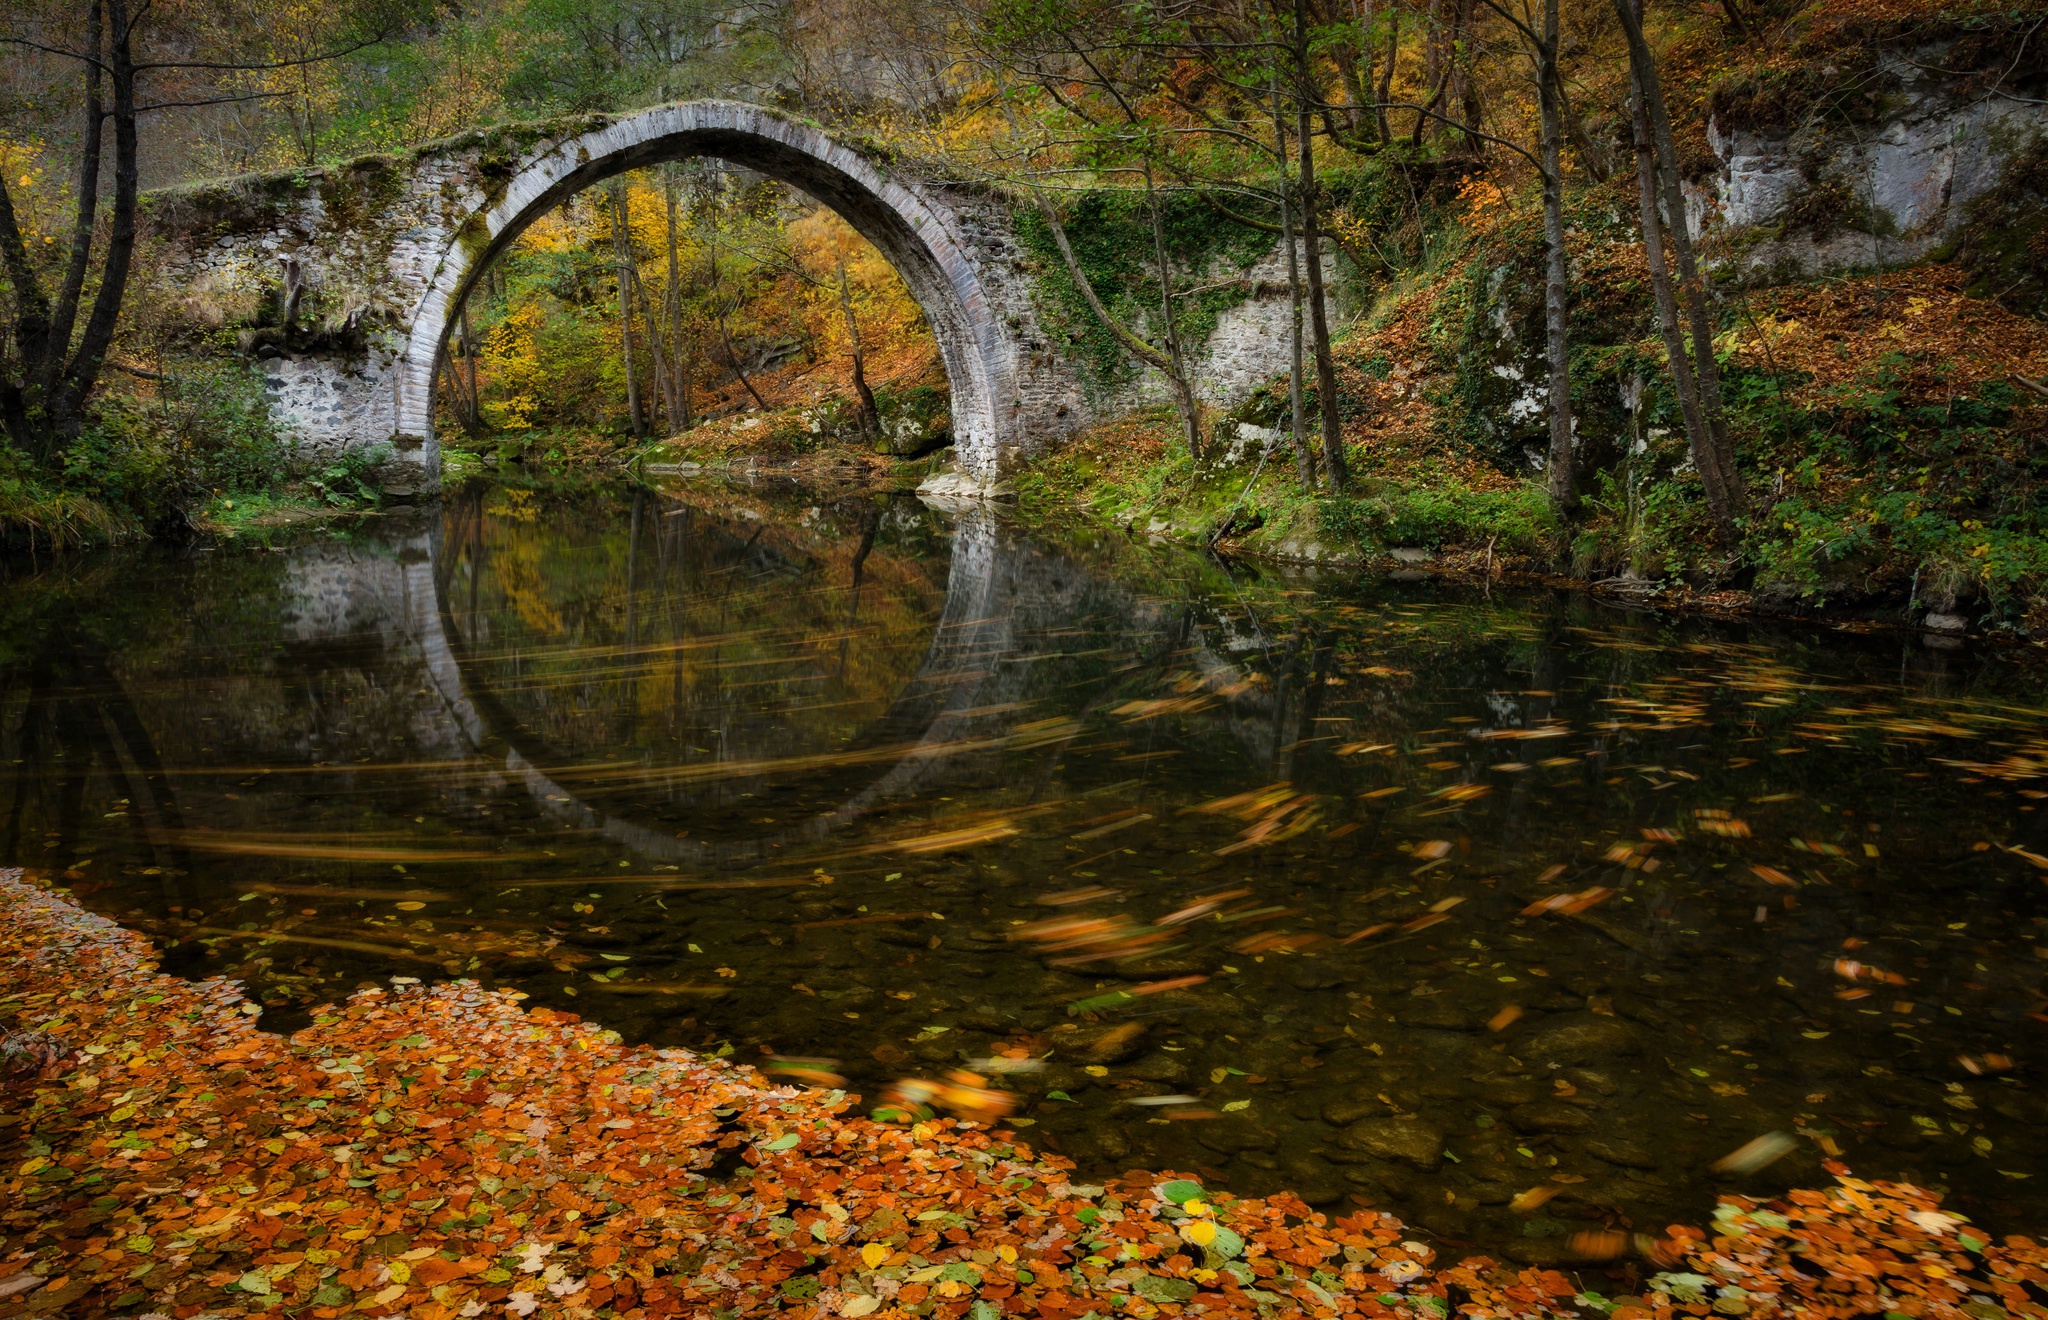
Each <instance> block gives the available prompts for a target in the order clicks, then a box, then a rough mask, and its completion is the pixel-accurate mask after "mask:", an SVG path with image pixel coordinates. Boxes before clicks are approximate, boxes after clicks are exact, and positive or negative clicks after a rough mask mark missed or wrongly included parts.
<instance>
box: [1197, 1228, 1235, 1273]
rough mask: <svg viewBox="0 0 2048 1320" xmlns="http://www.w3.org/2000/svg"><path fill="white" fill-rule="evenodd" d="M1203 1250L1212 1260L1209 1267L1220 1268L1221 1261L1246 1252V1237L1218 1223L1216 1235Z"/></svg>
mask: <svg viewBox="0 0 2048 1320" xmlns="http://www.w3.org/2000/svg"><path fill="white" fill-rule="evenodd" d="M1202 1250H1203V1251H1204V1252H1205V1253H1207V1255H1208V1257H1209V1260H1210V1262H1211V1264H1210V1266H1209V1268H1210V1269H1220V1268H1221V1264H1220V1262H1222V1261H1226V1260H1230V1259H1231V1258H1233V1257H1235V1256H1242V1255H1243V1254H1244V1239H1243V1238H1241V1237H1239V1236H1238V1235H1237V1234H1235V1233H1233V1232H1231V1231H1230V1230H1229V1229H1227V1228H1225V1227H1223V1226H1222V1225H1221V1224H1218V1225H1217V1226H1216V1236H1215V1237H1213V1238H1211V1239H1210V1240H1209V1245H1208V1246H1206V1247H1204V1248H1202Z"/></svg>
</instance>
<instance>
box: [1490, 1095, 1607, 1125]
mask: <svg viewBox="0 0 2048 1320" xmlns="http://www.w3.org/2000/svg"><path fill="white" fill-rule="evenodd" d="M1508 1122H1510V1123H1512V1124H1514V1125H1515V1129H1516V1131H1519V1132H1591V1131H1592V1130H1593V1127H1594V1124H1595V1118H1594V1116H1593V1115H1592V1114H1591V1113H1588V1112H1587V1111H1586V1110H1584V1109H1582V1108H1580V1107H1579V1106H1577V1105H1574V1104H1569V1103H1567V1102H1565V1101H1563V1100H1538V1101H1536V1102H1535V1103H1533V1104H1526V1105H1516V1106H1515V1107H1514V1108H1513V1109H1510V1110H1509V1111H1508Z"/></svg>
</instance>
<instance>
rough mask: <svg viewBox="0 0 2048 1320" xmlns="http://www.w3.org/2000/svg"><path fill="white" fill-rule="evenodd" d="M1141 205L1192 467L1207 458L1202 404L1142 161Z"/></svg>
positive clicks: (1148, 168) (1148, 167)
mask: <svg viewBox="0 0 2048 1320" xmlns="http://www.w3.org/2000/svg"><path fill="white" fill-rule="evenodd" d="M1145 209H1146V211H1147V212H1148V213H1149V214H1150V216H1151V218H1152V260H1153V262H1154V263H1155V264H1156V265H1157V266H1158V267H1159V311H1160V316H1161V319H1162V320H1163V321H1164V322H1165V327H1164V328H1165V331H1166V356H1167V360H1168V366H1167V371H1166V380H1167V384H1168V385H1169V386H1171V387H1172V389H1173V406H1174V407H1175V408H1176V409H1178V410H1179V412H1180V423H1181V428H1182V429H1183V430H1184V431H1186V432H1187V440H1188V458H1189V459H1190V460H1191V461H1192V462H1193V463H1194V465H1195V466H1196V467H1200V466H1201V465H1202V464H1203V463H1204V462H1206V461H1207V460H1208V452H1207V446H1205V445H1204V444H1203V443H1202V405H1201V402H1200V401H1199V400H1197V399H1196V398H1195V391H1194V387H1193V386H1191V385H1190V384H1188V371H1187V360H1186V357H1185V356H1184V355H1183V354H1182V353H1181V349H1180V330H1179V328H1178V327H1176V326H1175V325H1174V322H1173V267H1172V266H1171V265H1170V264H1169V263H1168V262H1167V259H1166V226H1165V224H1164V222H1162V221H1161V219H1160V216H1159V194H1158V192H1157V191H1156V189H1155V188H1154V186H1153V182H1152V162H1151V160H1150V158H1147V159H1146V161H1145Z"/></svg>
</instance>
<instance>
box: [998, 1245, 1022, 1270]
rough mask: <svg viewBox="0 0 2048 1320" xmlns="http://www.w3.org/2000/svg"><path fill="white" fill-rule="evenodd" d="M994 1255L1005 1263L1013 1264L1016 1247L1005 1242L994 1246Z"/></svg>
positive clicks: (1015, 1260)
mask: <svg viewBox="0 0 2048 1320" xmlns="http://www.w3.org/2000/svg"><path fill="white" fill-rule="evenodd" d="M996 1256H997V1258H998V1259H1000V1260H1001V1261H1002V1262H1003V1264H1005V1265H1015V1264H1016V1263H1017V1249H1016V1248H1015V1247H1013V1246H1011V1245H1010V1244H1009V1243H1007V1242H1005V1243H1004V1244H1003V1245H1001V1246H1000V1247H997V1248H996Z"/></svg>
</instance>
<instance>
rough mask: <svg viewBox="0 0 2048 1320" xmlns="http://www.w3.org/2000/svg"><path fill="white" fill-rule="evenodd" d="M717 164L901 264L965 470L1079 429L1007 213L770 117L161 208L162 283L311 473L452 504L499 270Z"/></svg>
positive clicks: (375, 166)
mask: <svg viewBox="0 0 2048 1320" xmlns="http://www.w3.org/2000/svg"><path fill="white" fill-rule="evenodd" d="M689 156H714V157H718V158H721V159H724V160H727V161H731V162H733V163H734V164H737V165H741V166H745V167H747V168H749V169H753V170H755V171H758V172H759V173H761V174H764V175H767V176H769V177H771V178H774V179H777V180H780V181H781V182H783V183H787V184H789V185H791V186H793V187H795V188H797V189H799V190H801V191H802V192H805V193H807V194H809V195H810V196H811V197H813V198H815V199H816V200H818V201H819V202H821V203H823V204H825V205H827V206H829V207H831V208H832V209H833V210H835V211H837V212H838V213H839V214H840V215H842V216H844V217H845V218H846V220H847V221H848V222H849V223H850V224H851V225H852V226H853V227H854V228H855V229H856V230H858V231H859V232H860V233H861V235H862V236H863V237H865V238H867V239H868V240H869V241H870V242H872V243H873V244H874V245H875V246H876V247H877V248H878V249H880V250H881V252H882V253H883V254H884V255H885V256H886V257H887V258H888V259H889V260H890V261H891V262H892V263H893V264H894V265H895V267H896V269H897V271H898V272H899V273H900V274H901V275H902V276H903V279H904V282H905V283H906V284H907V285H908V286H909V288H910V291H911V293H912V294H913V296H915V297H916V299H917V300H918V302H919V304H920V305H921V306H922V307H923V309H924V312H925V315H926V317H927V318H928V319H929V321H930V323H931V326H932V330H933V332H934V334H935V336H936V338H937V341H938V347H939V351H940V354H941V357H942V358H943V361H944V363H945V368H946V374H947V377H948V379H949V380H950V381H951V385H952V395H953V397H952V415H953V433H954V438H955V440H956V442H957V444H958V453H959V462H960V466H961V467H962V468H963V469H964V470H965V472H966V473H967V474H968V475H969V476H971V477H972V478H974V480H975V481H976V482H978V483H980V484H982V485H984V486H991V485H993V484H994V483H995V482H996V481H998V480H999V479H1000V477H1001V476H1002V474H1003V473H1004V472H1006V471H1008V470H1010V469H1012V468H1014V467H1015V466H1017V465H1018V464H1019V463H1021V462H1022V461H1023V460H1025V459H1026V458H1028V457H1029V455H1030V454H1031V452H1032V451H1033V450H1034V449H1036V448H1037V447H1039V446H1041V445H1043V444H1044V443H1045V442H1046V441H1048V440H1049V439H1052V438H1056V437H1058V436H1060V435H1062V434H1064V433H1066V432H1069V431H1072V430H1073V429H1075V428H1076V427H1077V426H1078V425H1080V424H1081V423H1082V421H1083V420H1084V419H1085V416H1086V414H1087V405H1086V402H1085V400H1084V397H1083V393H1082V389H1081V386H1080V383H1079V381H1078V379H1077V378H1076V377H1075V375H1074V373H1073V372H1072V370H1071V369H1070V368H1069V367H1068V366H1067V364H1066V363H1065V362H1064V360H1063V359H1062V358H1061V357H1060V355H1058V354H1057V353H1055V352H1052V351H1050V350H1049V349H1048V348H1047V347H1046V346H1045V341H1044V338H1043V336H1042V335H1041V334H1040V332H1039V329H1038V322H1037V317H1036V315H1035V313H1034V309H1033V305H1032V300H1031V295H1030V289H1029V284H1028V279H1027V277H1026V275H1025V274H1024V265H1023V259H1022V256H1021V254H1020V253H1019V251H1018V249H1017V246H1016V242H1015V232H1014V226H1013V221H1012V216H1011V213H1010V210H1009V207H1008V204H1007V203H1006V202H1005V201H1004V200H1003V199H1002V198H1000V197H998V196H996V195H994V194H993V193H991V192H989V191H988V190H985V189H978V188H974V187H971V186H966V185H962V184H959V183H957V182H947V181H944V180H939V179H935V178H932V177H929V176H928V175H927V174H926V173H924V172H921V171H919V170H918V169H916V168H915V167H912V166H909V165H904V164H899V163H894V162H890V161H887V160H885V159H884V158H883V156H882V155H881V154H880V153H878V152H875V151H872V150H866V149H860V148H856V147H854V146H851V145H848V144H847V143H845V142H843V141H841V140H839V139H837V138H834V137H833V136H831V135H830V134H828V133H827V132H825V131H824V130H823V129H820V128H818V127H817V126H815V125H813V124H810V123H807V122H805V121H802V120H799V119H795V118H792V117H789V116H786V115H782V114H777V113H775V112H774V111H771V110H767V109H763V108H762V107H760V106H754V105H745V104H741V103H738V102H732V101H689V102H684V103H681V104H675V105H664V106H658V107H655V108H653V109H650V110H643V111H640V112H638V113H635V114H631V115H624V116H616V117H613V116H582V117H577V118H574V119H568V120H556V121H549V122H545V123H539V124H531V125H515V126H509V127H501V128H493V129H488V130H482V131H478V132H475V133H470V134H465V135H463V136H459V137H455V138H450V139H447V140H444V141H441V142H438V143H432V144H428V145H426V146H423V147H420V148H417V149H415V150H413V151H411V152H410V153H408V154H405V155H403V156H375V157H367V158H363V159H361V160H357V161H355V162H352V163H351V164H349V165H346V166H342V167H337V168H335V169H331V170H320V169H309V170H304V171H298V172H288V173H280V174H271V175H260V176H247V177H243V178H239V179H232V180H227V181H224V182H220V183H212V184H205V185H198V186H194V187H189V188H182V189H176V190H169V191H165V192H160V193H157V194H153V195H152V197H151V199H150V205H149V219H150V225H151V230H152V232H153V233H154V235H155V236H156V238H157V239H158V240H159V242H160V243H161V245H162V259H161V261H160V262H159V263H158V264H157V267H156V269H155V271H154V272H153V273H154V275H155V277H156V278H157V279H158V280H160V281H162V282H164V283H165V284H167V285H168V286H170V288H171V289H172V290H173V291H175V292H176V293H177V294H179V295H180V296H182V299H183V305H184V307H185V309H186V311H187V314H188V315H190V316H192V317H194V318H195V319H198V320H200V321H202V322H204V321H206V320H209V319H211V320H214V321H216V322H218V321H221V320H224V319H228V318H229V317H230V316H233V315H235V312H236V310H237V309H240V312H241V316H240V318H239V319H243V320H245V321H246V320H247V319H248V318H249V316H250V315H251V313H253V315H254V316H255V318H256V319H258V320H259V321H263V322H267V323H268V324H269V325H270V326H271V327H272V328H271V329H270V330H267V331H259V332H256V342H250V341H248V340H247V339H246V338H245V342H244V345H243V347H244V349H245V350H246V349H251V348H253V349H254V350H255V351H256V352H257V353H258V355H259V356H260V357H262V358H263V359H264V367H265V378H266V381H267V383H268V388H269V393H270V397H271V402H272V406H273V408H274V410H275V412H276V415H277V417H278V419H279V421H280V422H281V423H282V425H283V426H284V428H285V429H286V430H287V431H288V432H289V433H290V434H292V435H293V436H294V438H295V439H296V440H297V441H298V443H299V444H300V445H301V446H302V448H304V449H306V450H308V451H310V452H313V453H326V452H338V451H341V450H344V449H348V448H352V447H358V446H369V445H376V444H379V443H389V444H390V445H391V446H392V449H393V452H394V457H393V458H392V460H391V461H390V463H388V464H387V467H386V472H385V484H386V486H387V488H388V489H391V490H393V491H394V492H399V493H425V492H430V491H432V490H434V489H435V488H436V487H437V486H438V483H439V473H440V453H439V446H438V445H437V443H436V441H435V437H434V428H433V412H434V408H433V400H434V389H435V374H436V366H437V363H438V362H439V359H440V355H441V352H442V350H443V347H444V345H445V344H446V342H447V339H448V334H449V330H450V326H451V323H452V322H453V321H454V320H455V317H456V314H457V312H458V311H459V309H460V307H461V305H462V302H463V299H464V298H466V297H467V296H468V293H469V291H470V289H471V288H472V286H473V285H474V284H475V283H476V281H477V280H478V278H479V277H480V276H481V275H482V273H483V271H484V270H485V269H486V268H487V267H488V265H489V264H490V261H491V259H492V258H493V257H495V256H496V255H497V254H498V253H499V252H501V251H503V250H504V249H505V248H506V247H507V246H509V245H510V244H511V243H512V242H513V241H514V240H515V239H516V238H517V237H518V236H519V234H520V233H521V231H522V230H524V229H525V228H526V226H527V225H529V224H530V223H532V222H533V221H534V220H535V219H536V218H538V217H539V216H541V215H543V214H545V213H547V212H548V211H549V210H551V209H552V208H554V207H556V206H558V205H559V204H560V203H561V202H562V201H564V200H565V199H566V198H568V197H569V196H570V195H572V194H574V193H576V192H578V191H580V190H582V189H584V188H587V187H589V186H590V185H592V184H594V183H598V182H600V181H602V180H604V179H606V178H609V177H610V176H612V175H615V174H618V173H621V172H623V171H626V170H632V169H637V168H640V167H643V166H647V165H652V164H656V163H659V162H662V161H667V160H675V159H680V158H683V157H689Z"/></svg>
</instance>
